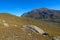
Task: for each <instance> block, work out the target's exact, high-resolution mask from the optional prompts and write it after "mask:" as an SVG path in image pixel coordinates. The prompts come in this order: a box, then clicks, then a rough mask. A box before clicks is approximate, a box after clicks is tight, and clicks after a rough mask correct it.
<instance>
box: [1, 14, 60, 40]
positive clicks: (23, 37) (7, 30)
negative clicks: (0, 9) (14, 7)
mask: <svg viewBox="0 0 60 40" xmlns="http://www.w3.org/2000/svg"><path fill="white" fill-rule="evenodd" d="M31 25H34V26H35V27H37V28H35V29H37V30H38V29H40V33H42V31H41V29H42V30H44V31H45V32H46V33H47V34H46V33H44V34H42V35H41V34H40V33H39V32H38V31H39V30H38V31H37V30H35V29H34V27H33V26H32V27H31ZM25 26H26V27H25ZM43 35H47V36H43ZM57 37H58V38H59V37H60V23H54V22H46V21H43V20H35V19H31V18H26V17H18V16H15V15H11V14H7V13H0V40H50V39H51V40H52V38H55V39H56V38H57Z"/></svg>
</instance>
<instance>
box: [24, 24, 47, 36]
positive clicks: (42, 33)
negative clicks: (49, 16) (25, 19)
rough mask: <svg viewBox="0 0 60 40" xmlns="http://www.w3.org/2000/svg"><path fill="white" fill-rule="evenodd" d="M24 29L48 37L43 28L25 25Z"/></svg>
mask: <svg viewBox="0 0 60 40" xmlns="http://www.w3.org/2000/svg"><path fill="white" fill-rule="evenodd" d="M23 27H24V28H26V29H30V30H32V31H33V32H35V33H39V34H41V35H42V36H46V35H48V34H47V33H46V32H45V31H44V30H43V29H41V28H39V27H37V26H35V25H24V26H23Z"/></svg>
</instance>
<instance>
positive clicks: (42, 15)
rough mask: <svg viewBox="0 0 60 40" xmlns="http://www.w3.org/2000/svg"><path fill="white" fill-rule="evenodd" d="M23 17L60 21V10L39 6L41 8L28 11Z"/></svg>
mask: <svg viewBox="0 0 60 40" xmlns="http://www.w3.org/2000/svg"><path fill="white" fill-rule="evenodd" d="M21 17H29V18H33V19H40V20H47V21H52V22H60V10H53V9H48V8H39V9H34V10H32V11H30V12H26V13H24V14H23V15H22V16H21Z"/></svg>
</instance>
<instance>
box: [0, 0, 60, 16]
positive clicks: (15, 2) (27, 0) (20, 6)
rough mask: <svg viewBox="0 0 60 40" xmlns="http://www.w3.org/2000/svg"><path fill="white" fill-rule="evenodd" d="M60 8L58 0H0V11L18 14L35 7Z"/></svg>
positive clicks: (59, 0)
mask: <svg viewBox="0 0 60 40" xmlns="http://www.w3.org/2000/svg"><path fill="white" fill-rule="evenodd" d="M43 7H46V8H49V9H56V10H60V0H0V12H8V13H10V14H13V15H17V16H20V15H22V14H23V13H25V12H28V11H30V10H32V9H36V8H43Z"/></svg>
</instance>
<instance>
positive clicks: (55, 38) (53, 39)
mask: <svg viewBox="0 0 60 40" xmlns="http://www.w3.org/2000/svg"><path fill="white" fill-rule="evenodd" d="M51 40H60V36H59V37H58V36H57V37H52V39H51Z"/></svg>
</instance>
